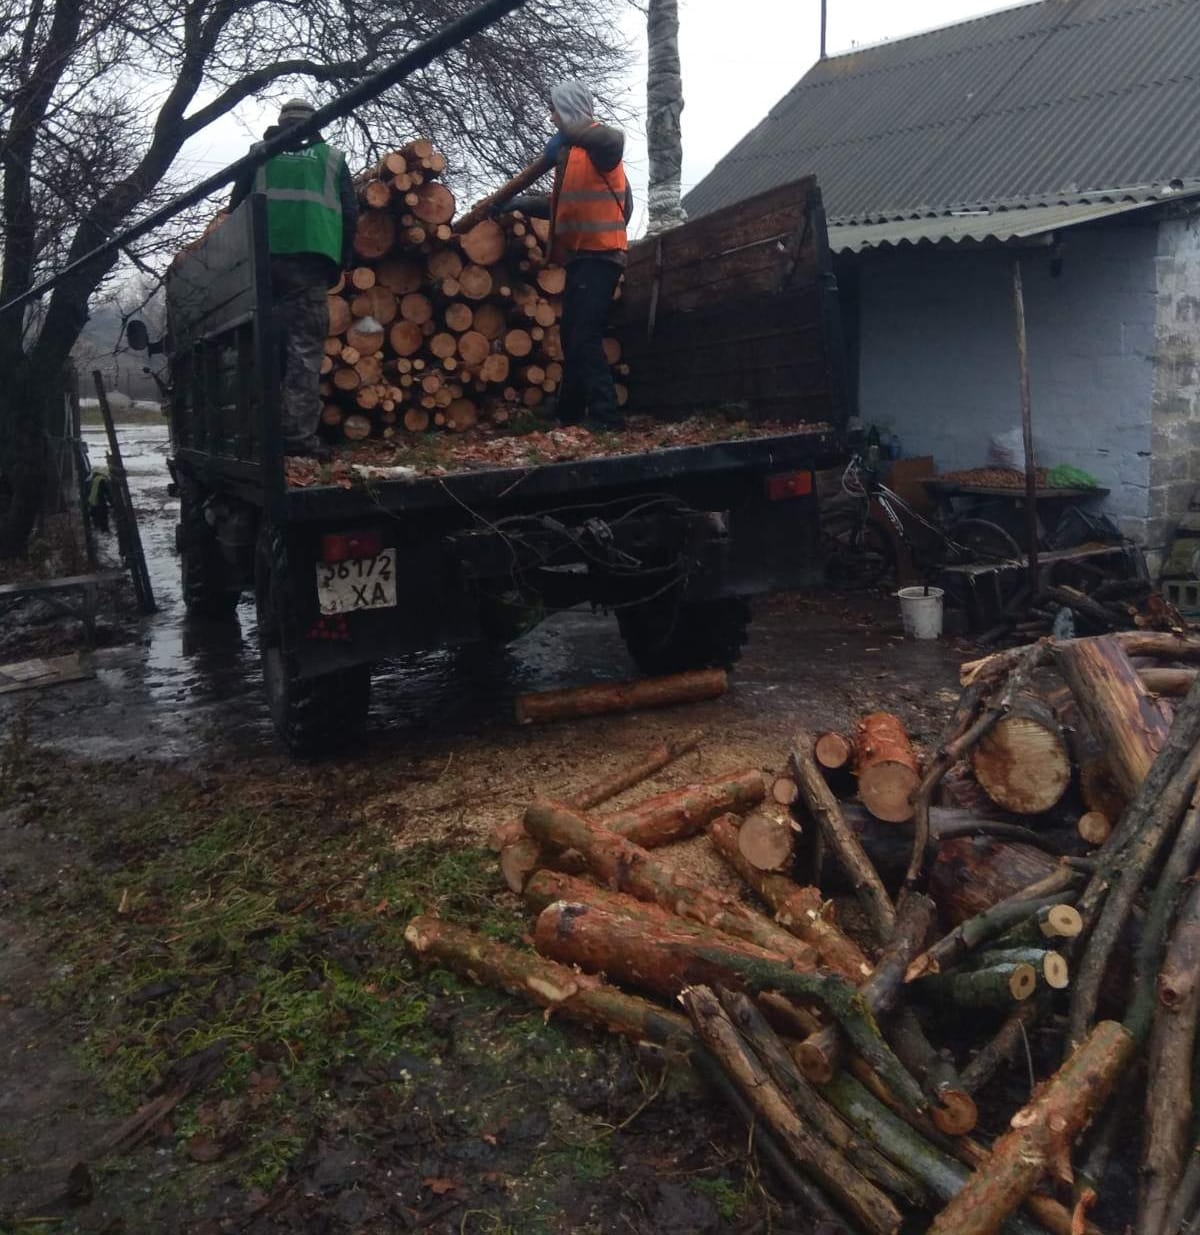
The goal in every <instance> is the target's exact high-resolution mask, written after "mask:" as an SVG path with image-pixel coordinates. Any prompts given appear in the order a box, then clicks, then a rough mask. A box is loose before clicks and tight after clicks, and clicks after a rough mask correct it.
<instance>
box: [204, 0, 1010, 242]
mask: <svg viewBox="0 0 1200 1235" xmlns="http://www.w3.org/2000/svg"><path fill="white" fill-rule="evenodd" d="M828 3H829V29H828V38H827V45H828V51H829V53H830V54H831V55H835V54H836V53H838V52H840V51H849V50H850V49H851V48H853V47H856V46H863V45H865V44H870V43H878V42H881V41H882V40H884V39H894V38H899V37H901V36H903V35H906V34H915V33H919V32H920V31H922V30H930V29H933V28H934V27H936V26H942V25H947V24H949V23H950V22H955V21H964V20H966V19H968V18H971V17H977V16H978V15H979V14H981V13H991V12H995V11H996V10H997V9H1001V8H1009V7H1012V6H1011V5H1010V4H1005V3H1002V2H999V0H909V3H906V4H898V3H896V0H828ZM679 9H680V14H679V26H680V32H679V43H680V57H681V60H682V65H683V93H684V112H683V183H684V191H685V192H686V191H687V189H688V188H689V187H690V186H692V185H694V184H696V183H697V182H698V181H699V180H700V179H701V178H702V177H703V176H704V174H705V173H706V172H707V171H708V170H709V169H710V168H711V167H712V166H713V164H714V163H715V162H716V161H717V160H718V159H719V158H720V157H721V156H722V155H723V154H724V153H725V152H726V151H727V150H728V149H729V148H730V147H731V146H732V145H733V144H734V143H735V142H736V141H737V140H738V138H740V137H741V136H742V135H743V134H744V133H746V132H748V131H749V130H750V129H751V128H753V127H754V125H756V124H757V123H758V122H759V121H760V120H761V119H762V118H763V117H764V116H765V115H766V114H767V112H768V111H769V110H770V109H771V107H772V106H773V105H774V103H775V102H776V101H777V100H779V99H780V98H781V97H782V96H783V95H784V94H785V93H786V92H787V91H788V90H789V89H791V87H792V86H793V85H795V83H796V82H797V81H799V79H800V78H801V77H802V76H803V75H804V73H805V72H806V71H807V70H808V68H809V67H810V66H811V65H812V63H813V61H815V60H816V59H817V55H818V51H819V44H820V7H819V0H737V3H736V4H730V3H727V2H726V0H680V4H679ZM625 32H626V34H627V36H628V38H629V39H630V42H631V45H632V46H633V47H634V48H635V49H636V51H637V54H638V62H637V64H636V66H635V69H634V72H633V73H632V74H631V78H630V83H629V87H628V90H627V93H626V97H625V99H624V100H623V102H624V104H625V106H626V107H627V108H628V110H629V112H630V113H631V114H634V115H637V116H641V114H642V113H643V109H644V106H645V29H644V24H643V22H642V21H641V20H640V16H639V15H638V14H637V13H635V12H631V13H630V15H629V17H628V19H627V20H626V22H625ZM272 110H273V109H272ZM269 120H270V114H269V112H264V111H263V109H261V108H259V107H256V106H252V105H248V106H246V107H245V108H244V109H242V110H241V111H240V112H239V114H238V115H237V116H236V117H229V118H227V119H225V120H224V121H222V122H221V123H220V124H219V125H214V126H212V128H211V129H210V130H208V131H207V132H206V133H204V134H201V135H200V137H199V138H198V139H197V140H196V141H194V142H192V143H190V144H189V145H188V147H186V148H185V151H184V156H185V158H186V171H187V173H188V174H191V175H194V176H196V177H197V178H199V177H201V176H204V175H208V174H211V173H212V172H214V171H216V170H217V169H218V168H220V167H222V166H224V165H225V164H226V163H228V162H231V161H232V160H233V159H235V158H237V157H238V156H239V155H241V154H243V153H244V152H245V148H246V145H247V143H248V141H249V140H251V139H252V138H256V137H257V136H258V135H259V134H260V133H261V131H262V129H263V128H264V127H265V125H266V124H267V123H269ZM431 136H433V137H435V138H436V136H437V134H431ZM626 163H627V166H628V170H629V174H630V178H631V179H632V181H633V184H634V192H635V195H636V197H637V200H638V203H639V208H638V213H637V215H636V217H635V220H634V223H635V230H637V231H640V230H641V228H642V226H644V221H645V207H644V201H645V184H646V143H645V133H644V130H643V128H642V126H641V124H640V123H639V122H636V121H635V122H633V123H630V124H627V145H626ZM182 168H183V163H181V169H182ZM514 170H516V169H514Z"/></svg>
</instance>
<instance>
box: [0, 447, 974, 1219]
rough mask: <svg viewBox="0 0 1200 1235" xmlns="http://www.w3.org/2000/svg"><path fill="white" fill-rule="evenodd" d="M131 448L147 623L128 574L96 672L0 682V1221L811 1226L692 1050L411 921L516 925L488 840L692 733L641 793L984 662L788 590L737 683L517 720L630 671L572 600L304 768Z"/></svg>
mask: <svg viewBox="0 0 1200 1235" xmlns="http://www.w3.org/2000/svg"><path fill="white" fill-rule="evenodd" d="M123 436H124V439H125V446H126V450H127V452H128V459H127V462H128V463H129V466H130V470H131V473H132V475H133V480H134V487H135V498H136V502H137V505H138V509H139V512H140V513H141V515H142V519H143V527H142V530H143V537H144V540H145V542H146V545H147V549H148V552H149V556H150V564H151V573H152V578H153V581H154V584H155V588H156V591H157V594H158V599H159V602H160V611H159V613H158V614H156V615H155V616H154V617H152V618H150V619H145V620H142V621H137V620H135V619H133V618H132V617H131V616H130V615H129V612H128V600H127V598H123V597H122V596H121V595H114V596H113V598H112V602H111V604H112V608H111V610H110V613H109V615H108V617H107V618H106V628H105V630H104V631H103V632H102V640H101V643H102V645H104V646H101V647H100V648H99V650H97V651H96V652H95V653H94V656H93V663H94V666H95V669H96V676H95V677H94V678H93V679H91V680H88V681H83V682H78V683H73V684H69V685H64V686H60V687H57V688H54V689H50V690H45V691H41V692H28V693H26V694H23V695H12V696H6V697H0V727H2V728H3V737H2V738H0V1230H5V1229H13V1230H18V1229H19V1230H28V1229H37V1230H54V1231H63V1232H70V1231H80V1232H83V1231H87V1232H96V1231H106V1232H118V1231H122V1232H158V1231H189V1232H203V1233H204V1235H208V1233H210V1232H219V1231H221V1232H224V1231H251V1232H260V1231H261V1232H266V1231H285V1230H286V1231H305V1232H308V1231H312V1232H331V1233H332V1232H339V1233H340V1232H347V1233H349V1232H367V1231H371V1232H379V1231H393V1230H395V1231H409V1230H424V1231H431V1232H435V1233H436V1232H464V1233H465V1232H480V1233H483V1232H497V1233H499V1232H520V1233H526V1232H528V1233H531V1235H535V1233H538V1232H547V1233H551V1232H610V1231H612V1232H616V1231H631V1232H651V1231H653V1232H658V1233H662V1232H666V1233H673V1232H679V1233H680V1235H682V1233H683V1232H714V1233H715V1232H744V1233H748V1232H758V1231H776V1232H784V1231H794V1232H807V1231H811V1230H813V1229H814V1227H813V1225H812V1223H811V1221H810V1220H809V1219H808V1218H807V1216H806V1215H805V1214H804V1213H802V1212H800V1211H798V1210H796V1209H794V1208H792V1207H791V1206H790V1205H789V1204H788V1203H786V1201H781V1200H780V1199H779V1197H778V1196H777V1195H776V1192H775V1190H774V1188H773V1185H772V1182H771V1180H770V1177H769V1176H766V1175H763V1174H760V1170H759V1166H758V1164H757V1160H756V1158H755V1155H754V1153H753V1151H752V1146H751V1145H749V1144H748V1138H747V1136H746V1133H745V1132H744V1130H741V1129H739V1128H737V1127H736V1126H735V1125H734V1122H733V1121H732V1120H731V1119H730V1118H729V1117H728V1116H727V1114H726V1113H725V1112H724V1111H723V1110H722V1109H720V1108H719V1107H718V1106H715V1105H714V1104H713V1102H712V1101H711V1100H710V1099H709V1097H708V1096H707V1095H706V1094H705V1093H704V1092H703V1091H702V1090H701V1089H699V1088H698V1087H697V1083H696V1082H695V1081H694V1079H693V1078H692V1077H691V1075H690V1074H689V1073H688V1072H687V1071H686V1070H685V1069H683V1068H681V1067H680V1066H678V1065H674V1066H672V1065H670V1063H669V1062H668V1061H664V1060H662V1059H660V1058H657V1057H655V1056H654V1055H653V1054H651V1053H648V1052H646V1051H641V1052H639V1051H637V1050H634V1049H633V1048H631V1047H628V1046H626V1045H625V1044H623V1043H620V1042H616V1041H612V1040H606V1039H603V1038H601V1037H598V1036H596V1035H594V1034H590V1033H587V1032H584V1031H582V1030H577V1029H574V1028H573V1027H571V1026H567V1025H560V1024H558V1023H556V1022H550V1023H549V1024H547V1023H545V1022H544V1020H543V1018H542V1016H541V1015H540V1014H539V1013H535V1012H531V1011H530V1010H529V1009H528V1008H527V1007H525V1006H524V1005H522V1004H520V1003H518V1002H516V1001H514V1000H511V999H508V998H507V997H504V996H501V995H497V994H493V993H492V992H489V991H482V990H479V989H476V988H474V987H472V986H470V985H469V984H466V983H464V982H462V981H459V980H458V979H456V978H454V977H453V976H451V975H450V974H447V973H444V972H440V971H436V970H433V971H430V970H428V969H419V968H417V967H416V966H414V965H413V964H412V962H411V961H410V960H409V958H408V956H407V954H406V952H405V949H404V946H403V928H404V925H405V923H406V921H407V920H408V918H409V917H410V916H411V915H412V914H414V913H416V912H434V913H439V914H441V915H442V916H444V917H447V918H451V919H454V920H458V921H462V922H466V923H470V924H472V925H473V926H475V927H477V928H479V929H482V930H484V931H485V932H487V933H488V934H491V935H493V936H494V937H496V938H500V939H506V940H512V941H516V940H519V939H520V938H521V936H522V934H523V933H524V931H525V930H526V929H527V926H528V919H527V918H526V916H525V914H524V912H523V911H522V906H521V905H520V903H519V902H518V901H517V899H516V898H515V897H513V896H512V895H511V894H509V893H508V892H507V891H505V890H504V889H503V885H502V884H501V882H500V880H499V877H498V874H497V871H496V868H495V862H494V855H493V854H491V853H490V852H489V851H488V850H487V849H486V836H487V833H488V830H489V829H490V828H491V827H492V826H494V825H495V824H496V823H497V822H498V821H501V820H504V819H507V818H509V817H511V816H512V815H513V814H514V813H515V812H517V811H518V810H519V809H520V807H521V806H522V805H523V804H524V803H525V802H527V801H528V800H529V799H530V797H532V796H533V795H534V794H535V793H537V792H539V791H543V790H550V791H555V792H569V791H570V790H571V789H572V788H576V787H579V786H581V785H583V784H585V783H588V782H590V781H593V780H595V779H596V778H597V777H598V775H600V774H602V773H603V771H604V770H606V769H612V768H616V767H617V766H619V765H620V764H622V763H624V762H627V761H628V760H629V759H630V757H631V756H633V755H634V754H636V753H638V752H641V751H643V750H644V749H645V748H646V747H648V746H650V745H651V744H653V743H655V742H657V741H660V740H662V739H663V738H666V737H671V736H674V735H679V734H682V733H683V732H684V731H686V730H688V729H690V728H692V727H695V726H697V725H699V726H703V727H704V728H705V730H706V732H707V735H708V736H707V738H706V740H705V742H704V743H703V745H702V747H701V749H700V750H699V752H698V753H696V754H694V755H692V756H689V757H688V758H687V759H685V760H684V761H682V763H681V764H680V765H678V766H676V767H674V768H672V769H668V770H667V771H666V772H664V773H663V774H661V775H660V776H659V777H658V778H656V780H654V781H652V782H650V784H649V785H647V786H646V787H645V788H644V789H642V790H639V791H637V792H636V793H635V795H633V796H637V794H644V793H646V792H649V791H653V790H655V789H658V788H663V787H667V786H670V785H677V784H681V783H684V782H685V781H686V780H690V779H696V778H700V777H707V776H711V775H715V774H717V773H720V772H722V771H725V770H733V769H736V768H738V767H742V766H746V765H754V766H759V767H762V768H766V769H780V768H781V767H782V765H783V762H784V758H785V754H786V749H787V742H788V739H789V735H790V733H791V731H792V729H793V727H794V726H795V724H796V723H797V722H798V721H799V722H802V723H804V724H807V725H810V726H819V727H824V726H836V725H839V724H844V723H846V722H847V721H848V720H849V719H850V718H851V717H852V716H854V715H856V714H858V713H860V712H862V711H864V710H867V709H870V708H873V707H886V708H888V709H890V710H894V711H896V712H898V713H899V714H900V715H901V716H903V717H904V719H905V720H906V722H907V723H908V724H909V726H910V728H911V731H912V733H913V735H914V737H916V738H917V739H918V740H920V739H932V737H934V736H935V731H936V730H937V728H938V727H939V725H940V723H941V721H942V719H943V718H944V716H945V714H946V712H947V711H948V708H949V705H950V703H951V702H952V700H953V698H954V697H955V693H954V690H953V688H954V682H955V670H956V668H957V664H958V662H959V660H960V659H961V657H962V654H963V652H964V651H965V649H964V648H963V647H961V646H956V645H954V644H952V643H950V642H942V643H936V644H928V645H915V644H913V643H910V642H905V641H903V640H902V639H901V638H900V637H899V632H898V630H897V629H895V628H894V627H895V614H894V610H893V604H894V602H890V601H888V600H887V599H886V598H878V599H875V600H873V601H864V600H863V599H861V598H858V599H855V598H841V597H835V596H822V597H819V598H818V597H801V596H780V597H775V598H773V599H771V600H768V601H764V602H762V603H761V604H760V605H759V607H758V610H757V617H756V623H755V626H754V629H753V636H752V639H751V643H750V645H749V647H748V649H747V652H746V656H745V659H744V661H743V662H742V664H741V666H740V667H739V671H738V673H737V675H736V679H735V685H734V688H733V689H732V690H731V691H730V693H729V694H728V695H727V696H725V697H724V698H722V699H720V700H717V701H714V702H711V703H705V704H701V705H697V706H692V707H688V708H683V709H675V710H671V711H663V712H658V713H645V714H639V715H631V716H626V717H620V718H616V719H611V718H610V719H595V720H588V721H580V722H576V723H570V724H560V725H554V726H549V727H545V728H518V727H516V726H515V725H514V724H513V723H512V721H511V708H512V699H513V697H514V695H515V694H517V693H519V692H521V691H524V690H530V689H540V688H548V687H553V686H560V685H566V684H571V683H578V682H584V681H593V680H604V679H616V678H622V677H626V676H630V675H631V665H630V663H629V661H628V659H627V657H626V654H625V652H624V649H623V646H622V645H621V643H620V640H619V639H618V637H617V635H616V630H615V623H614V622H612V620H611V619H608V618H604V617H600V616H593V615H590V614H568V615H563V616H561V617H558V618H555V619H554V620H552V621H550V622H549V623H547V624H546V625H545V626H543V627H541V628H539V629H538V630H537V631H535V632H533V633H532V634H530V635H529V636H527V637H526V638H524V639H523V640H521V641H520V642H519V643H518V644H516V645H514V646H513V647H511V648H510V649H508V650H506V651H504V652H479V651H471V652H464V653H461V654H454V655H448V654H447V655H443V654H438V655H428V656H423V657H414V658H411V659H409V660H407V661H405V662H404V663H398V664H396V665H393V666H389V670H388V672H387V674H386V675H385V676H383V677H382V678H381V680H380V681H379V683H378V687H377V689H376V691H375V696H374V703H373V708H372V718H371V729H370V733H369V735H368V739H367V741H366V743H365V745H364V747H363V749H362V750H361V751H359V752H356V753H355V754H354V755H353V756H352V757H348V758H342V759H339V760H337V761H333V762H328V763H324V764H319V765H315V766H309V767H303V766H297V765H295V764H292V763H289V762H288V761H287V760H286V759H285V758H283V757H282V756H280V755H279V754H278V753H277V751H276V750H275V749H274V747H273V745H272V742H271V738H270V734H269V727H268V721H267V717H266V710H265V707H264V706H263V703H262V700H261V697H260V684H261V683H260V677H259V673H258V667H257V659H256V647H255V637H254V629H253V612H252V607H251V606H250V605H248V604H243V605H242V607H241V609H240V610H239V621H238V623H237V624H236V625H235V626H224V627H217V626H208V627H205V626H201V625H194V624H189V623H187V622H185V620H184V618H183V615H182V612H181V607H180V603H179V598H178V588H177V582H176V562H175V558H174V552H173V534H174V516H175V504H174V502H173V501H172V500H171V499H170V498H169V496H168V494H167V491H166V485H167V475H166V469H165V465H164V463H163V457H162V454H163V450H164V447H165V435H164V433H163V430H162V429H161V428H160V427H159V426H155V425H149V426H147V425H136V426H130V427H128V428H127V429H126V430H125V431H124V435H123ZM93 453H94V455H96V456H97V457H99V456H100V455H101V454H102V452H101V451H100V450H99V449H98V448H94V449H93ZM122 603H123V604H125V606H126V608H125V609H124V610H121V609H120V605H121V604H122ZM3 620H5V619H3V618H0V621H3ZM8 620H9V621H10V623H11V621H12V618H11V615H10V618H9V619H8ZM9 658H10V659H14V658H15V656H12V655H11V654H9ZM681 848H683V849H684V852H682V853H679V854H677V855H676V856H677V859H678V860H679V861H681V862H683V863H684V864H686V865H688V867H689V868H690V869H694V870H697V871H701V872H704V873H706V874H707V875H709V876H710V877H711V878H712V879H714V880H718V881H719V880H722V879H723V878H724V877H725V876H724V874H723V872H722V871H721V870H719V869H717V868H715V867H714V866H713V865H712V864H711V863H709V862H708V860H707V857H706V855H705V854H704V852H703V849H702V846H701V845H700V844H698V843H692V844H691V846H690V847H681ZM155 1103H157V1105H153V1104H155ZM147 1104H152V1105H150V1106H149V1107H148V1109H143V1108H146V1107H147ZM168 1106H170V1107H171V1109H170V1110H169V1111H168V1110H166V1109H165V1108H166V1107H168ZM140 1109H142V1118H141V1119H140V1120H135V1121H134V1123H133V1124H132V1125H131V1124H130V1122H129V1121H130V1117H131V1116H134V1115H135V1113H136V1112H138V1111H139V1110H140ZM164 1112H165V1113H164ZM30 1219H37V1220H39V1221H38V1222H37V1223H36V1224H35V1225H33V1226H30ZM41 1220H44V1221H41Z"/></svg>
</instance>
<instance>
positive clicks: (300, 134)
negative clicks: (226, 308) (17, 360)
mask: <svg viewBox="0 0 1200 1235" xmlns="http://www.w3.org/2000/svg"><path fill="white" fill-rule="evenodd" d="M524 3H525V0H484V3H483V4H481V5H479V7H478V8H474V9H472V10H471V11H470V12H469V13H467V14H466V15H465V16H464V17H460V18H459V19H458V21H453V22H451V23H450V24H449V25H448V26H445V27H443V28H442V29H441V30H439V31H438V33H437V34H435V35H434V36H433V37H432V38H431V39H427V40H426V41H425V42H424V43H421V44H420V45H419V46H417V47H414V48H413V50H412V51H410V52H407V53H406V54H405V55H403V56H401V57H400V59H399V60H396V61H394V62H393V63H392V64H390V65H388V67H387V68H386V69H381V70H380V71H379V72H378V73H374V74H372V75H371V76H370V77H366V78H364V79H363V80H362V81H360V82H359V83H358V85H357V86H354V87H352V88H351V89H349V90H347V91H346V93H345V94H340V95H338V97H337V98H336V99H334V100H333V101H332V102H331V103H326V104H325V106H324V107H321V108H318V109H317V111H316V112H315V113H314V114H313V116H312V118H311V119H310V120H306V121H305V122H304V123H303V124H296V125H289V126H288V128H287V129H286V130H284V132H282V133H280V134H278V135H277V136H275V137H272V138H271V139H270V140H269V141H264V142H258V143H257V144H256V145H255V146H254V147H253V148H252V149H251V151H250V153H249V154H246V155H243V157H242V158H240V159H238V161H237V162H236V163H230V164H229V166H228V167H226V168H225V169H224V170H223V171H219V172H214V173H213V175H211V176H209V177H208V178H207V179H206V180H202V181H200V183H199V184H198V185H196V186H195V187H194V188H191V189H189V190H188V191H187V192H186V193H182V194H180V196H179V197H176V198H174V199H173V200H172V201H169V202H167V204H166V205H165V206H162V207H160V208H159V209H158V210H155V211H154V212H153V213H152V214H148V215H147V216H146V217H145V218H144V219H142V221H141V222H140V223H135V224H133V226H132V227H127V228H126V229H125V230H124V231H123V232H118V233H117V235H115V236H113V237H112V238H111V239H109V240H106V241H105V242H104V243H103V244H102V245H98V246H97V247H96V248H94V249H92V250H91V252H89V253H85V254H84V255H83V256H82V257H80V258H77V259H76V260H75V261H73V262H71V264H70V265H69V266H64V267H63V269H62V270H60V271H59V272H58V273H57V274H55V275H51V276H50V278H48V279H44V280H43V281H42V282H41V283H38V284H37V285H36V286H34V287H31V288H30V289H29V290H28V291H27V292H22V293H21V295H19V296H14V297H13V298H12V299H11V300H9V301H8V302H7V303H5V304H3V305H0V316H2V315H3V314H5V313H8V312H10V311H11V310H13V309H17V308H20V306H21V305H23V304H26V303H28V302H29V301H30V300H35V299H37V297H38V296H41V295H43V294H44V293H45V292H48V291H49V290H50V289H51V288H52V287H54V286H55V285H56V284H58V283H61V282H62V280H63V279H65V278H66V277H67V276H68V275H71V274H74V273H75V272H76V271H77V270H79V269H80V268H81V267H83V266H86V265H87V264H88V263H89V262H93V261H95V260H96V258H98V257H103V256H106V255H107V254H108V253H111V252H112V251H113V250H114V249H119V248H122V247H123V246H125V245H128V244H129V243H131V242H132V241H134V240H137V239H138V238H139V237H141V236H144V235H146V233H147V232H152V231H153V230H154V229H155V228H156V227H160V226H161V225H162V224H163V223H165V222H167V220H168V219H173V218H174V217H175V216H176V215H177V214H179V213H180V212H181V211H183V210H186V209H187V208H188V207H189V206H194V205H196V203H197V202H202V201H203V200H204V199H205V198H206V197H208V196H209V194H211V193H215V192H216V191H217V190H218V189H220V188H223V187H224V186H225V185H227V184H229V183H230V182H231V181H234V180H236V179H237V178H238V177H239V176H240V175H241V174H242V172H244V171H251V170H253V169H254V168H256V167H258V165H259V164H260V163H265V162H266V161H267V160H268V159H271V158H274V157H275V155H277V154H282V153H283V151H285V150H294V149H296V147H297V146H299V145H302V144H303V143H304V142H305V141H306V140H307V139H308V138H310V137H315V136H316V135H317V134H318V133H319V132H320V131H321V129H322V128H324V127H325V125H327V124H329V122H330V121H332V120H340V119H341V117H342V116H345V115H348V114H349V113H350V112H352V111H353V110H354V109H355V108H356V107H358V106H360V105H361V104H363V103H368V102H370V101H371V99H374V98H378V97H379V95H381V94H382V93H383V92H384V91H385V90H389V89H391V87H392V86H395V85H397V84H398V83H400V82H401V81H403V80H404V79H405V78H406V77H408V76H410V75H411V74H412V73H415V72H416V71H417V70H418V69H423V68H425V66H426V65H428V64H430V63H431V62H432V61H433V60H436V59H437V57H438V56H440V55H441V54H442V53H443V52H445V51H449V50H450V49H451V48H452V47H457V46H458V45H459V44H460V43H463V42H465V41H466V40H467V39H468V38H470V37H471V35H473V34H478V33H479V32H480V31H481V30H486V29H487V27H488V26H491V25H494V24H495V23H496V22H497V21H499V20H500V18H502V17H507V16H508V14H509V13H511V12H512V11H513V10H514V9H519V8H520V7H521V6H522V5H523V4H524Z"/></svg>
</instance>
